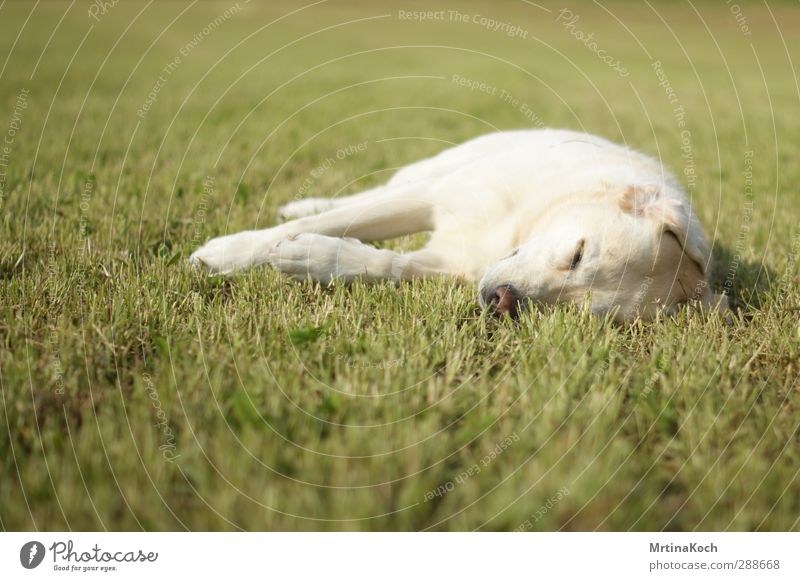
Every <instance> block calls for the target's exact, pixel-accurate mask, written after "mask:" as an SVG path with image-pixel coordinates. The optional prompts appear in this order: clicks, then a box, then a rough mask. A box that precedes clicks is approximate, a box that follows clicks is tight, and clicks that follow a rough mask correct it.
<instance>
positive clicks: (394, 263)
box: [267, 234, 446, 284]
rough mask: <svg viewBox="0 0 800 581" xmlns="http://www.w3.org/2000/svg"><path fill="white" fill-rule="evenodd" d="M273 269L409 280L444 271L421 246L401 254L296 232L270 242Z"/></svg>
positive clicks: (324, 278) (325, 277) (321, 277)
mask: <svg viewBox="0 0 800 581" xmlns="http://www.w3.org/2000/svg"><path fill="white" fill-rule="evenodd" d="M267 262H269V263H270V264H271V265H272V266H273V267H274V268H275V269H276V270H279V271H281V272H282V273H284V274H287V275H289V276H291V277H292V278H295V279H299V280H306V279H311V280H316V281H319V282H322V283H326V284H327V283H329V282H331V281H333V280H341V281H344V282H352V281H353V280H355V279H358V278H360V279H363V280H371V281H376V280H393V281H400V280H409V279H412V278H428V277H433V276H440V275H443V274H446V272H445V271H444V269H443V268H442V263H441V261H440V260H439V258H438V256H437V255H435V254H433V253H431V252H430V251H426V250H421V251H417V252H411V253H408V254H400V253H397V252H393V251H391V250H382V249H378V248H374V247H372V246H369V245H367V244H364V243H362V242H360V241H358V240H355V239H353V238H334V237H332V236H323V235H321V234H299V235H297V236H293V237H291V238H289V239H286V240H283V241H281V242H280V243H279V244H277V245H276V246H273V247H272V249H271V250H270V252H269V254H268V256H267Z"/></svg>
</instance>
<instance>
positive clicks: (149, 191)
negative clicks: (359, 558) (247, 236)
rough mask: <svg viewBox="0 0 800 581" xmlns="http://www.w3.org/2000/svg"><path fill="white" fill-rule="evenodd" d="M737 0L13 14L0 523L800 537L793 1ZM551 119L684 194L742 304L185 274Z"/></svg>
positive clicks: (1, 263) (9, 14)
mask: <svg viewBox="0 0 800 581" xmlns="http://www.w3.org/2000/svg"><path fill="white" fill-rule="evenodd" d="M735 6H736V7H737V8H736V9H733V8H732V5H730V4H727V5H726V4H725V3H722V2H686V3H684V2H675V3H672V2H669V3H667V2H649V3H648V2H645V3H641V4H640V3H633V2H630V3H628V2H602V3H596V2H572V3H569V4H567V5H564V4H551V3H532V2H525V1H521V0H520V1H514V0H507V1H502V2H489V1H482V2H472V1H466V2H455V1H451V2H436V3H434V4H431V3H429V2H426V3H423V2H405V1H396V0H392V1H390V2H381V3H372V2H365V1H356V0H329V1H321V2H316V3H309V4H303V3H294V2H284V1H279V2H269V3H261V2H250V3H246V2H244V1H243V0H239V2H238V4H237V3H236V2H194V3H184V2H149V3H148V2H127V1H126V2H120V3H118V4H115V5H112V4H111V3H106V4H105V8H101V4H100V3H87V2H56V1H54V2H36V3H33V2H14V1H7V2H4V3H2V4H0V31H1V32H2V34H0V66H2V69H0V132H2V133H3V134H4V137H5V142H4V145H3V147H5V149H4V150H3V149H0V154H3V157H2V158H0V172H2V173H1V175H2V176H3V177H4V181H3V182H2V190H0V192H1V193H2V197H1V198H0V219H2V226H1V227H2V236H0V297H1V298H2V300H1V301H0V308H1V309H2V315H1V316H0V389H2V408H3V412H2V414H0V424H2V425H0V463H1V464H2V473H1V474H2V477H0V526H2V528H3V529H6V530H19V529H25V530H27V529H57V530H62V529H75V530H84V529H109V530H120V529H125V530H138V529H140V528H143V529H147V530H172V529H178V530H181V529H184V528H185V529H193V530H195V529H211V530H236V529H247V530H274V529H277V530H387V529H389V530H419V529H435V530H472V529H484V530H509V529H519V528H522V529H525V530H558V529H563V530H593V529H600V530H628V529H633V530H654V529H668V530H694V529H698V530H714V529H716V530H721V529H727V530H753V529H756V530H788V529H793V530H797V529H798V528H799V527H800V525H799V521H798V518H800V483H798V480H797V476H798V470H800V448H799V447H798V444H800V437H799V435H798V418H799V417H800V415H798V403H800V393H798V386H797V377H798V344H799V343H800V325H798V317H797V309H798V306H799V305H800V301H799V300H798V298H800V292H798V284H797V283H798V270H800V269H799V268H798V255H799V254H800V230H798V226H797V216H798V211H799V210H800V196H798V191H797V183H798V177H799V175H798V174H800V171H799V170H798V165H797V159H798V146H800V143H799V142H798V139H797V136H798V134H800V119H799V118H798V114H797V112H798V98H799V97H800V90H799V89H798V81H797V72H796V69H795V62H796V61H797V59H798V57H800V52H799V51H798V40H797V39H798V32H799V31H800V13H799V12H798V8H797V5H796V4H795V3H780V2H770V3H769V4H766V3H765V4H760V3H749V2H740V3H739V4H737V5H735ZM562 9H567V10H568V11H569V12H570V13H571V14H572V16H571V17H569V18H568V17H567V16H568V15H567V13H566V12H561V11H562ZM414 11H443V12H442V17H437V19H433V20H426V21H419V20H417V19H414V18H409V17H407V14H406V13H408V12H414ZM451 11H455V12H457V13H458V14H459V15H461V16H459V17H455V16H454V14H455V12H451ZM575 16H577V17H578V19H577V20H572V18H574V17H575ZM484 17H485V18H487V19H491V20H493V21H495V22H498V23H501V24H503V23H505V24H508V25H509V26H517V27H519V31H520V32H519V33H517V34H516V35H514V36H509V35H508V34H504V32H503V30H504V29H505V30H507V29H508V28H507V27H501V28H498V30H492V29H491V28H492V27H491V26H486V25H484V24H482V22H483V20H482V18H484ZM464 19H465V20H466V22H464V21H462V20H464ZM569 22H571V23H572V24H571V25H568V26H565V25H566V24H568V23H569ZM576 31H578V32H580V33H582V34H583V37H582V38H584V39H585V37H586V35H589V34H591V35H592V38H591V40H588V41H585V40H584V41H581V40H580V39H579V38H577V37H576V35H577V34H578V32H576ZM592 42H594V43H596V47H597V49H598V50H603V51H605V52H604V53H603V54H606V55H610V56H612V57H613V58H614V59H616V60H619V62H620V65H621V66H622V67H624V69H625V71H626V72H627V73H628V74H627V75H626V76H621V75H620V74H618V72H615V71H614V70H613V69H612V68H611V67H609V66H607V65H606V64H604V63H603V62H602V61H601V59H600V58H599V56H598V54H596V52H594V51H593V50H592V49H590V48H589V47H588V46H587V43H588V44H591V43H592ZM593 46H594V45H593ZM656 61H658V62H660V67H654V65H653V63H654V62H656ZM165 67H166V68H165ZM657 68H660V70H663V74H664V75H666V78H667V79H668V82H669V85H670V86H671V87H672V89H673V90H674V92H675V98H676V99H677V101H674V102H673V103H670V101H669V99H668V94H667V92H666V90H665V87H664V86H663V85H662V84H661V83H662V82H663V81H664V77H663V76H662V77H659V75H658V74H657V71H656V69H657ZM456 76H457V77H456ZM159 78H160V80H159ZM458 78H462V79H469V80H471V81H477V82H478V83H485V85H486V87H487V88H486V90H484V91H481V90H470V89H469V88H466V87H464V86H463V85H461V84H459V83H458V82H456V81H457V79H458ZM454 79H455V81H454ZM489 88H496V90H492V89H489ZM501 92H504V93H501ZM151 93H152V95H151V96H150V97H148V95H149V94H151ZM491 93H493V94H491ZM499 94H502V95H505V94H508V95H510V96H511V97H510V98H509V100H506V99H504V98H502V97H499V96H498V95H499ZM153 95H154V98H153ZM509 101H511V102H509ZM148 103H149V104H150V107H149V109H148V110H147V111H145V110H144V108H145V107H146V105H147V104H148ZM523 105H524V107H523ZM678 105H679V106H681V107H683V110H684V114H685V117H684V121H685V125H684V126H681V125H680V124H679V123H678V119H676V116H675V111H674V109H675V107H676V106H678ZM539 124H542V125H545V126H554V127H569V128H574V129H582V130H586V131H589V132H592V133H598V134H600V135H603V136H605V137H607V138H610V139H612V140H616V141H620V142H624V143H627V144H629V145H630V146H632V147H635V148H638V149H641V150H644V151H646V152H649V153H651V154H653V155H656V156H658V157H660V158H661V159H662V160H663V161H664V163H665V164H666V165H667V166H669V167H671V168H672V169H674V170H675V172H676V173H677V174H678V175H679V176H680V177H681V179H682V180H683V181H684V183H687V184H689V182H690V181H691V184H690V185H691V187H690V193H691V196H692V201H693V203H694V204H695V207H696V208H697V211H698V213H699V215H700V216H701V218H702V220H703V221H704V223H705V224H706V226H707V230H708V232H709V235H710V237H711V238H712V239H713V242H714V252H715V257H716V259H717V265H716V268H715V274H714V287H715V290H717V291H720V290H725V291H726V292H728V293H729V294H731V295H732V299H733V300H734V301H735V302H736V303H737V304H738V305H739V307H740V310H739V311H738V312H737V317H736V320H735V321H733V322H732V323H730V324H725V323H724V322H722V321H719V320H717V319H713V318H706V317H704V316H702V315H700V314H696V313H681V314H680V315H679V316H678V317H676V318H674V319H670V320H666V321H661V322H656V323H652V324H641V323H635V324H632V325H630V326H625V327H618V326H613V325H608V324H605V323H604V322H603V321H601V320H597V319H593V318H591V317H589V316H587V315H586V313H583V312H581V311H580V309H557V310H554V311H549V312H543V313H540V314H537V315H532V316H531V317H529V318H526V319H525V320H523V321H522V323H521V325H520V326H519V327H515V326H514V325H511V324H508V323H506V322H497V321H493V320H487V319H486V318H485V317H484V316H483V315H482V314H481V313H480V312H479V311H478V309H477V308H476V305H475V300H474V289H472V288H465V287H459V286H456V285H454V284H452V283H448V282H442V281H440V282H424V283H415V284H409V285H401V286H400V287H397V288H396V287H393V286H391V285H388V284H385V285H373V286H365V285H361V284H356V285H354V286H353V287H351V288H342V287H332V288H318V287H313V286H310V285H298V284H293V283H291V282H288V281H286V280H283V279H282V278H280V277H279V276H277V275H276V274H275V273H273V272H270V271H267V270H260V271H256V272H252V273H248V274H247V275H245V276H242V277H239V278H237V279H235V280H233V281H221V280H216V279H207V278H205V277H202V276H198V275H196V274H194V273H192V272H190V270H189V269H188V268H187V267H186V266H185V262H184V260H183V259H184V258H186V256H188V254H189V253H190V252H191V251H192V250H193V249H194V248H195V247H197V246H198V245H199V244H200V243H202V242H203V241H205V240H206V239H208V238H210V237H213V236H218V235H221V234H223V233H225V232H231V231H236V230H240V229H248V228H255V227H258V228H261V227H267V226H268V225H270V224H271V223H273V222H274V220H275V219H276V213H275V210H276V208H277V206H278V205H279V204H281V203H285V202H286V201H288V200H291V199H293V198H297V197H305V196H332V195H338V194H340V193H343V192H344V193H346V192H351V191H357V190H358V189H361V188H363V187H367V186H370V185H372V184H376V183H380V182H381V181H383V180H385V179H387V178H388V177H389V175H391V172H392V171H393V170H394V169H396V168H398V167H401V166H403V165H404V164H407V163H409V162H411V161H414V160H417V159H420V158H422V157H425V156H428V155H432V154H434V153H435V152H437V151H440V150H441V149H443V148H444V147H446V146H447V145H448V144H450V143H458V142H461V141H463V140H465V139H468V138H470V137H473V136H476V135H479V134H481V133H486V132H489V131H494V130H498V129H512V128H520V127H530V126H538V125H539ZM9 140H10V142H9ZM358 144H363V146H362V147H361V148H356V149H361V150H360V151H354V147H355V146H358ZM687 144H688V146H687ZM682 146H687V147H685V148H684V149H683V150H682V149H681V148H682ZM422 238H423V237H421V236H415V237H409V238H407V239H402V240H399V241H395V242H392V243H390V245H391V246H394V247H399V248H410V247H413V246H416V245H419V244H420V243H421V241H422ZM509 438H510V439H511V440H510V441H511V444H509V445H508V446H505V447H504V446H502V445H501V443H502V442H504V441H506V442H508V441H509V440H508V439H509ZM498 446H500V447H499V448H498ZM497 450H500V451H499V452H498V451H497ZM487 459H488V460H487ZM476 465H477V466H478V468H479V470H478V471H475V470H474V467H475V466H476ZM465 474H467V476H465ZM437 491H438V492H437Z"/></svg>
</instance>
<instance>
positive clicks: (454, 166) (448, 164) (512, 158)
mask: <svg viewBox="0 0 800 581" xmlns="http://www.w3.org/2000/svg"><path fill="white" fill-rule="evenodd" d="M281 211H282V214H283V215H284V216H287V217H290V218H296V219H295V220H292V221H289V222H286V223H283V224H280V225H278V226H275V227H273V228H268V229H266V230H259V231H247V232H241V233H238V234H233V235H230V236H223V237H220V238H215V239H213V240H211V241H209V242H208V243H206V244H205V245H204V246H202V247H201V248H199V249H198V250H197V251H196V252H195V253H194V254H192V256H191V261H192V263H193V264H195V265H202V266H204V267H205V268H206V269H208V270H209V271H210V272H212V273H216V274H232V273H235V272H239V271H242V270H245V269H247V268H250V267H253V266H258V265H261V264H264V263H268V264H269V265H271V266H272V267H273V268H275V269H277V270H279V271H280V272H283V273H285V274H287V275H289V276H292V277H294V278H297V279H307V278H308V279H313V280H316V281H320V282H323V283H328V282H330V281H333V280H336V279H340V280H343V281H352V280H354V279H357V278H361V279H364V280H384V279H388V280H394V281H399V280H406V279H413V278H417V277H432V276H441V275H453V276H457V277H461V278H463V279H466V280H468V281H476V282H477V281H479V284H478V291H479V295H478V296H479V300H480V303H481V305H482V306H484V307H486V306H491V307H492V308H493V309H494V310H495V312H498V313H508V314H510V315H511V316H516V315H517V313H518V311H519V310H520V308H521V307H523V306H525V305H527V304H528V303H529V302H532V303H540V304H554V303H556V302H557V301H571V302H583V301H584V300H589V301H590V304H591V308H592V310H593V311H594V312H595V313H601V314H602V313H609V312H610V313H612V314H613V316H614V317H615V318H616V319H618V320H623V319H630V318H634V317H637V316H641V317H649V316H652V315H653V314H654V313H655V312H657V311H658V310H659V309H663V308H671V307H673V306H675V305H677V304H679V303H684V302H690V301H691V302H696V303H698V304H701V305H706V306H710V305H711V303H712V300H713V298H712V294H711V292H710V289H709V286H708V281H707V277H706V273H707V272H708V268H709V261H710V254H709V249H708V244H707V242H706V238H705V236H704V235H703V231H702V229H701V226H700V224H699V222H698V220H697V217H696V216H695V215H694V213H693V211H692V209H691V206H690V204H689V202H688V200H687V199H686V196H685V195H684V192H683V190H682V188H681V186H680V184H679V183H678V182H677V181H676V180H675V178H674V177H673V176H672V175H671V174H670V173H669V172H667V171H666V170H665V169H664V167H663V166H662V165H661V164H660V163H659V162H658V161H657V160H655V159H652V158H650V157H648V156H645V155H643V154H641V153H638V152H635V151H632V150H630V149H627V148H625V147H621V146H619V145H615V144H613V143H611V142H609V141H606V140H605V139H602V138H600V137H595V136H592V135H587V134H584V133H577V132H572V131H560V130H530V131H508V132H501V133H493V134H489V135H485V136H482V137H478V138H476V139H473V140H471V141H468V142H466V143H464V144H462V145H459V146H456V147H453V148H451V149H447V150H445V151H443V152H441V153H440V154H438V155H436V156H435V157H433V158H431V159H426V160H423V161H420V162H417V163H414V164H412V165H410V166H408V167H405V168H403V169H402V170H400V171H398V172H397V173H396V174H395V175H394V176H393V177H392V178H391V179H390V180H389V182H388V183H387V184H386V185H384V186H380V187H377V188H374V189H371V190H368V191H365V192H362V193H359V194H355V195H352V196H348V197H344V198H341V199H320V198H315V199H307V200H302V201H299V202H294V203H291V204H288V205H286V206H284V207H283V208H281ZM420 231H430V232H431V235H430V240H429V242H428V244H427V245H426V246H425V247H424V248H423V249H421V250H417V251H415V252H409V253H407V254H399V253H396V252H392V251H390V250H379V249H377V248H374V247H372V246H369V245H367V244H364V243H365V242H371V241H377V240H386V239H389V238H394V237H397V236H402V235H404V234H411V233H413V232H420Z"/></svg>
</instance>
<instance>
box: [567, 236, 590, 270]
mask: <svg viewBox="0 0 800 581" xmlns="http://www.w3.org/2000/svg"><path fill="white" fill-rule="evenodd" d="M585 246H586V239H585V238H581V239H580V241H579V242H578V246H577V247H576V248H575V253H574V254H573V255H572V260H571V261H570V263H569V270H575V269H576V268H578V265H579V264H580V263H581V260H583V249H584V247H585Z"/></svg>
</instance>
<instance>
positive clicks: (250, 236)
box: [189, 231, 279, 274]
mask: <svg viewBox="0 0 800 581" xmlns="http://www.w3.org/2000/svg"><path fill="white" fill-rule="evenodd" d="M278 240H279V238H277V237H275V236H270V235H269V233H268V232H266V231H263V232H258V231H247V232H239V233H238V234H231V235H229V236H220V237H219V238H214V239H212V240H209V241H208V242H206V243H205V244H204V245H203V246H201V247H200V248H198V249H197V250H195V252H194V253H193V254H192V255H191V256H190V257H189V262H190V263H191V264H192V266H194V267H196V268H204V269H205V270H207V271H208V272H209V273H210V274H234V273H236V272H241V271H244V270H247V269H248V268H252V267H253V266H258V265H259V264H264V262H266V260H267V253H268V251H269V249H270V247H271V246H273V245H274V244H275V243H277V242H278Z"/></svg>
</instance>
